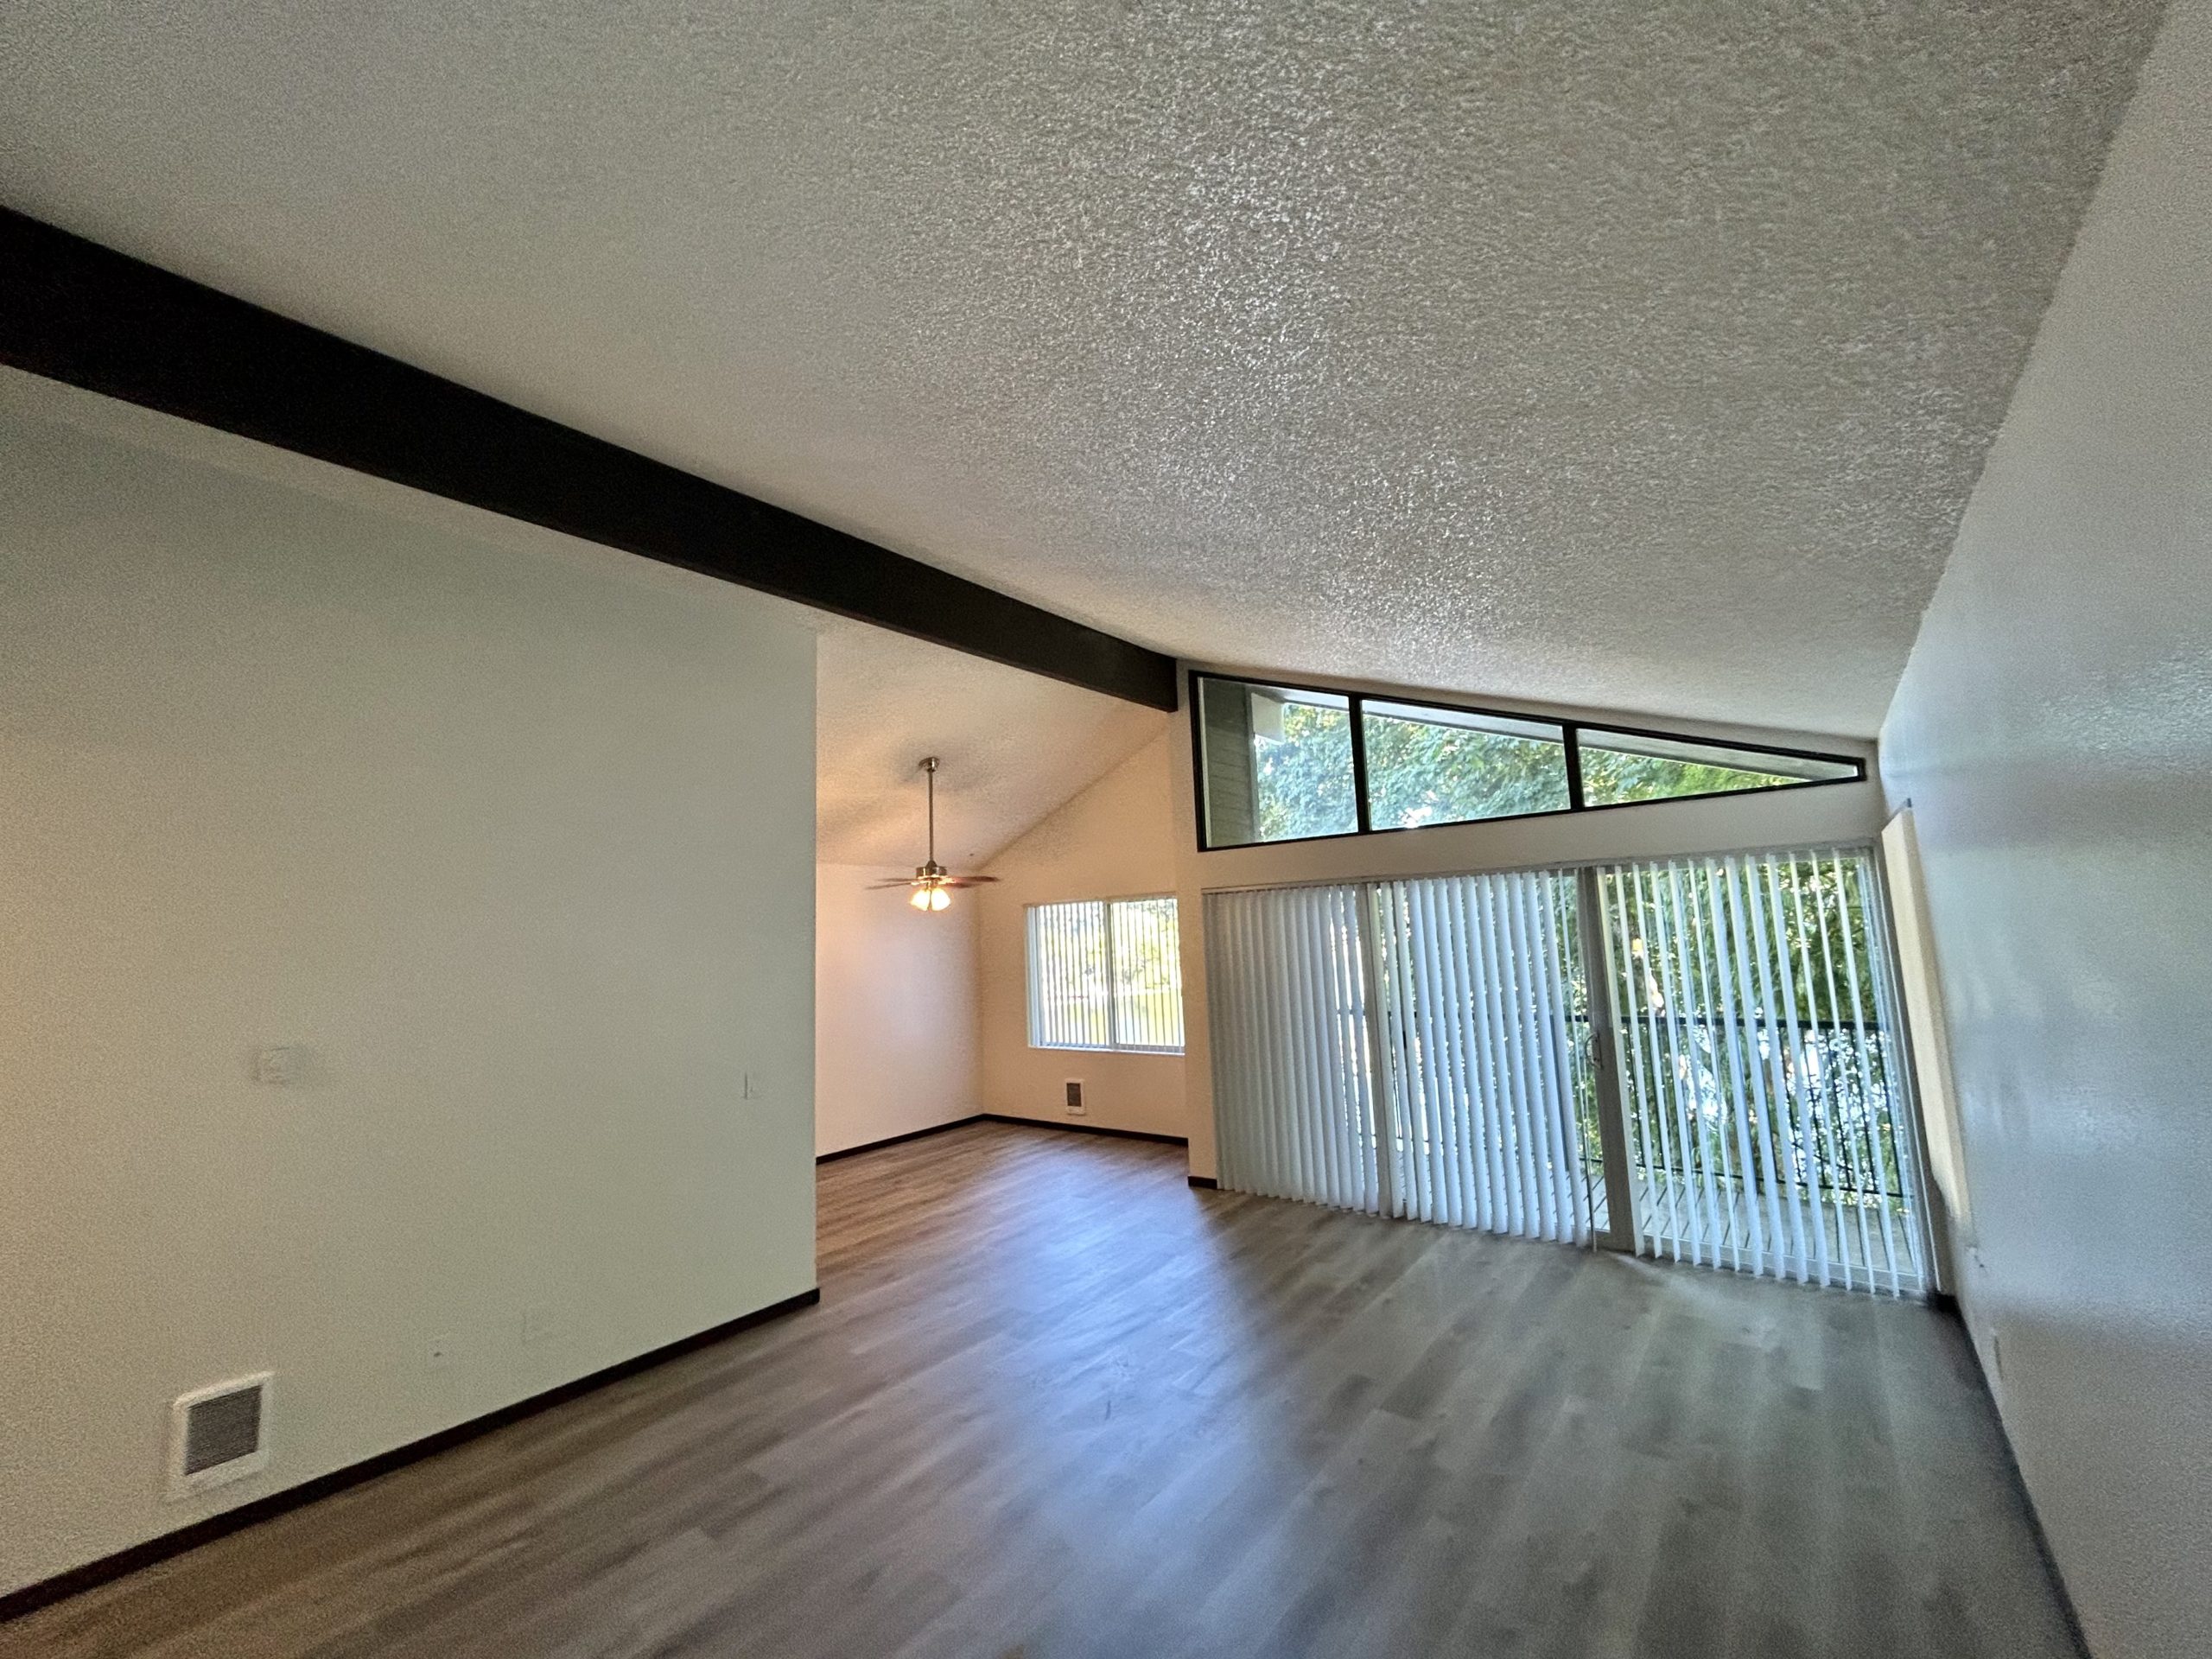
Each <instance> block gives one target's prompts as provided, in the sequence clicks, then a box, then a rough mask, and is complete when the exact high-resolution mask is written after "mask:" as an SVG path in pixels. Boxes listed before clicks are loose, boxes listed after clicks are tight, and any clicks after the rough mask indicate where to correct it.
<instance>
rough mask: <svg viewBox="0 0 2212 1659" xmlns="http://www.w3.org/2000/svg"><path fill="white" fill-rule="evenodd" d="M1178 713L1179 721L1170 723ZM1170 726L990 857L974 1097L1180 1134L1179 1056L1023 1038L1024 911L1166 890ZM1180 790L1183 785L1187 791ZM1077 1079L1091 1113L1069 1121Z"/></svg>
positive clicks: (1008, 1108) (1054, 1117) (1170, 863)
mask: <svg viewBox="0 0 2212 1659" xmlns="http://www.w3.org/2000/svg"><path fill="white" fill-rule="evenodd" d="M1179 724H1180V722H1179V721H1178V722H1177V725H1178V726H1179ZM1173 729H1174V728H1171V729H1170V731H1169V732H1168V733H1166V734H1162V735H1161V736H1160V737H1159V738H1157V739H1155V740H1154V741H1152V742H1151V743H1149V744H1147V745H1146V747H1144V748H1142V749H1141V750H1139V751H1138V752H1137V753H1135V755H1133V756H1131V757H1130V758H1129V759H1128V760H1126V761H1124V762H1122V765H1121V766H1117V767H1116V768H1115V769H1114V770H1113V771H1112V772H1108V773H1107V774H1106V776H1104V777H1103V778H1102V779H1099V780H1098V781H1097V782H1096V783H1095V784H1093V785H1091V786H1090V788H1089V789H1086V790H1084V791H1083V792H1082V793H1081V794H1079V795H1077V796H1076V797H1075V798H1073V799H1072V800H1071V801H1069V802H1068V803H1067V804H1065V806H1063V807H1061V808H1060V809H1059V810H1058V811H1056V812H1054V813H1052V816H1051V817H1047V818H1046V819H1045V820H1043V821H1042V822H1041V823H1039V824H1038V825H1037V826H1036V827H1035V828H1034V829H1031V830H1030V831H1029V832H1028V833H1027V835H1025V836H1022V837H1021V838H1020V840H1019V841H1017V842H1014V844H1013V845H1012V846H1011V847H1008V848H1007V849H1006V850H1005V851H1004V852H1002V853H1001V854H1000V855H998V857H997V858H995V859H994V860H993V861H992V862H991V866H990V874H993V875H995V876H997V877H998V878H999V884H998V885H997V886H995V887H985V888H983V889H982V890H981V892H980V893H979V894H978V897H979V899H981V902H980V903H979V904H978V905H977V906H976V911H977V922H978V926H979V928H980V930H981V931H980V933H979V935H978V939H977V946H978V950H977V962H978V965H979V967H980V969H981V977H982V1020H983V1024H982V1033H983V1101H984V1107H985V1109H986V1110H988V1111H993V1112H1000V1113H1003V1114H1005V1115H1007V1116H1011V1117H1034V1118H1042V1119H1046V1120H1051V1121H1055V1122H1079V1123H1090V1124H1095V1125H1097V1126H1100V1127H1102V1128H1120V1129H1137V1130H1141V1131H1144V1132H1146V1133H1148V1134H1153V1135H1182V1134H1184V1133H1185V1120H1184V1112H1183V1093H1184V1065H1183V1057H1182V1056H1181V1055H1179V1054H1100V1053H1090V1052H1077V1051H1073V1050H1066V1049H1036V1048H1032V1047H1030V1046H1029V1003H1028V988H1027V938H1026V936H1025V931H1024V930H1025V921H1024V912H1025V910H1026V908H1027V906H1030V905H1043V904H1053V903H1057V902H1059V901H1061V900H1064V899H1123V898H1133V897H1136V896H1138V895H1141V894H1146V893H1172V892H1173V891H1174V889H1175V849H1174V833H1175V832H1174V804H1173V784H1172V781H1171V779H1170V776H1169V774H1170V772H1171V771H1172V769H1173V766H1174V765H1175V764H1176V755H1177V751H1176V746H1175V741H1174V737H1173ZM1186 792H1187V791H1186ZM1071 1077H1079V1078H1081V1079H1082V1080H1083V1083H1084V1095H1085V1098H1086V1104H1087V1105H1088V1106H1089V1107H1090V1114H1089V1116H1085V1117H1081V1118H1070V1117H1069V1116H1067V1114H1066V1112H1065V1109H1064V1106H1063V1085H1064V1084H1065V1080H1066V1079H1068V1078H1071Z"/></svg>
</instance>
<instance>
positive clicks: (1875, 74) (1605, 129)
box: [0, 0, 2159, 734]
mask: <svg viewBox="0 0 2212 1659" xmlns="http://www.w3.org/2000/svg"><path fill="white" fill-rule="evenodd" d="M2158 10H2159V8H2158V5H2157V4H2155V3H2152V0H2041V3H2026V0H2021V3H1985V4H1978V5H1963V4H1962V5H1933V4H1930V5H1910V6H1905V5H1897V6H1892V5H1885V4H1877V3H1867V0H1861V3H1827V4H1819V3H1792V4H1742V5H1732V6H1713V5H1711V4H1709V3H1700V0H1657V3H1650V0H1617V3H1603V4H1600V3H1589V0H1548V3H1547V0H1540V3H1529V4H1519V5H1508V4H1502V3H1469V4H1463V5H1408V4H1404V3H1395V0H1357V3H1348V0H1306V3H1300V4H1297V5H1262V4H1222V5H1215V6H1204V5H1198V4H1191V3H1181V4H1159V5H1141V4H1127V3H1122V4H1117V3H1110V0H1081V3H1051V0H1023V3H1008V4H1002V5H1001V4H944V3H939V4H920V3H917V4H911V5H900V6H879V5H859V4H839V3H817V4H811V5H791V6H776V7H757V6H713V7H709V6H704V5H679V4H673V3H668V0H643V3H632V4H615V3H612V0H598V3H587V0H540V3H534V4H527V5H524V4H516V3H491V4H480V5H473V6H466V7H435V6H431V5H428V4H416V5H398V6H385V7H375V8H370V7H353V8H332V9H327V10H317V11H315V12H313V13H309V12H308V11H307V10H304V9H300V8H296V7H290V6H285V5H279V4H267V5H261V6H251V5H245V4H223V5H217V4H211V3H206V0H200V3H191V0H175V3H170V4H168V5H165V6H163V7H162V8H160V9H159V10H158V11H155V10H151V9H137V8H132V9H115V8H105V7H95V6H92V5H90V4H84V3H77V4H56V3H53V0H13V3H11V4H10V5H9V6H8V7H7V8H5V10H4V11H0V196H4V198H5V199H6V200H9V201H10V203H12V204H13V205H16V206H18V207H22V208H24V209H26V210H28V211H29V212H31V213H37V214H39V215H41V216H42V217H46V218H48V219H54V220H55V221H57V222H60V223H61V224H64V225H67V226H70V227H71V228H73V229H77V230H79V231H82V232H86V233H87V234H90V235H92V236H94V237H97V238H100V239H102V240H105V241H108V242H110V243H111V244H114V245H118V246H121V247H124V248H125V249H127V250H129V251H133V252H136V253H139V254H141V255H143V256H145V257H150V258H153V259H155V260H156V261H158V262H159V263H162V264H166V265H168V266H171V267H172V268H175V269H177V270H183V271H185V272H186V273H188V274H189V275H193V276H195V277H200V278H201V279H203V280H206V281H208V282H211V283H214V284H216V285H218V286H220V287H223V288H226V289H231V290H232V291H234V292H238V293H240V294H244V295H245V296H249V297H251V298H254V299H257V300H259V301H261V302H264V303H267V304H270V305H272V306H274V307H276V308H278V309H280V310H283V311H286V312H289V313H291V314H293V315H298V316H301V317H303V318H306V319H308V320H309V321H315V322H317V323H320V324H321V325H322V326H325V327H330V328H333V329H334V330H336V331H338V332H340V333H342V334H347V335H350V336H352V337H353V338H356V339H359V340H365V341H367V342H368V343H370V344H372V345H375V346H379V347H382V348H384V349H385V350H388V351H391V352H393V353H397V355H400V356H402V357H404V358H407V359H410V360H412V361H415V362H417V363H421V364H423V365H426V366H429V367H431V368H434V369H436V370H438V371H440V372H444V373H448V374H450V375H452V376H454V377H455V378H459V379H461V380H464V381H467V382H468V383H470V384H472V385H478V386H480V387H483V388H484V389H486V390H487V391H493V392H494V393H496V394H498V395H500V396H503V397H508V398H511V399H512V400H513V401H515V402H518V403H520V404H525V405H527V406H529V407H531V408H533V409H537V410H542V411H543V412H545V413H547V414H550V415H552V416H556V417H558V418H560V419H563V420H566V421H569V422H570V423H574V424H575V425H577V426H580V427H583V428H585V429H589V430H592V431H594V432H598V433H601V434H602V435H606V436H608V437H611V438H613V439H615V440H617V441H620V442H626V443H628V444H631V445H633V446H634V447H637V448H641V449H644V450H646V451H649V452H651V453H652V454H658V455H660V456H663V457H664V458H666V459H668V460H671V461H676V462H677V463H679V464H682V465H684V466H688V467H692V468H695V469H696V470H698V471H700V472H702V473H705V474H709V475H711V476H714V477H716V478H720V479H722V480H727V481H728V482H731V483H734V484H736V485H739V486H742V487H744V488H747V489H750V490H753V491H755V492H757V493H760V494H763V495H766V496H768V497H770V498H772V499H776V500H779V501H781V502H784V503H785V504H787V505H791V506H794V507H797V508H798V509H800V510H802V511H804V512H810V513H813V514H815V515H817V516H818V517H821V518H826V519H829V520H831V521H833V522H835V523H837V524H842V525H844V526H846V527H848V528H850V529H854V530H856V531H861V533H864V534H867V535H869V536H872V537H876V538H878V539H880V540H881V541H883V542H885V543H888V544H889V545H892V546H893V547H896V548H899V550H903V551H906V552H910V553H912V554H915V555H917V556H920V557H922V558H925V559H928V560H930V561H931V562H933V563H939V564H942V565H944V566H946V567H948V568H950V569H957V570H959V571H961V572H962V573H963V574H966V575H973V576H976V577H978V578H980V579H982V580H984V581H986V582H992V583H994V584H995V585H997V586H1000V587H1002V588H1006V589H1007V590H1009V591H1011V592H1014V593H1016V594H1020V595H1022V596H1023V597H1026V598H1029V599H1032V600H1035V601H1039V602H1040V603H1043V604H1046V605H1049V606H1052V607H1055V608H1058V609H1061V610H1065V611H1066V612H1068V613H1071V614H1074V615H1076V616H1078V617H1080V618H1082V619H1084V620H1089V621H1092V622H1095V623H1097V624H1099V625H1101V626H1105V627H1108V628H1111V629H1114V630H1116V631H1117V632H1123V633H1126V634H1128V635H1130V636H1132V637H1134V638H1136V639H1141V640H1144V641H1146V642H1147V643H1149V644H1153V645H1159V646H1161V647H1163V648H1166V649H1168V650H1171V651H1175V652H1181V653H1185V654H1188V655H1192V656H1195V657H1200V658H1209V659H1213V660H1217V661H1224V662H1231V663H1239V664H1251V665H1256V666H1266V667H1272V668H1275V669H1279V670H1281V671H1287V672H1288V671H1295V672H1301V673H1307V674H1319V673H1337V674H1345V675H1356V676H1362V677H1377V678H1383V679H1387V680H1392V681H1397V682H1401V683H1414V684H1427V685H1433V686H1438V687H1445V688H1452V689H1456V690H1464V691H1469V692H1477V693H1483V692H1487V693H1491V694H1496V695H1501V696H1524V697H1533V698H1539V699H1548V700H1554V701H1561V702H1573V703H1581V704H1589V705H1596V706H1602V707H1611V708H1617V709H1630V710H1637V711H1641V712H1647V713H1651V714H1659V715H1666V714H1673V715H1693V716H1706V717H1712V718H1717V719H1725V720H1736V721H1751V722H1755V723H1764V724H1771V725H1777V726H1783V727H1797V728H1809V729H1815V730H1819V729H1826V730H1832V731H1836V732H1839V733H1847V734H1871V733H1872V732H1873V731H1874V730H1875V729H1876V728H1877V727H1878V724H1879V722H1880V720H1881V717H1882V713H1883V710H1884V709H1885V706H1886V704H1887V702H1888V700H1889V697H1890V694H1891V690H1892V688H1893V687H1894V685H1895V683H1896V681H1897V675H1898V672H1899V671H1900V669H1901V667H1902V665H1903V664H1904V658H1905V654H1906V652H1907V650H1908V648H1909V647H1910V645H1911V642H1912V639H1913V634H1914V631H1915V628H1916V624H1917V622H1918V619H1919V616H1920V613H1921V610H1922V607H1923V605H1924V603H1925V602H1926V601H1927V599H1928V597H1929V594H1930V592H1931V591H1932V589H1933V588H1934V585H1935V582H1936V576H1937V575H1938V573H1939V571H1940V569H1941V568H1942V562H1943V559H1944V556H1945V554H1946V553H1947V551H1948V549H1949V546H1950V543H1951V539H1952V536H1953V532H1954V530H1955V526H1956V524H1957V522H1958V519H1959V517H1960V514H1961V510H1962V508H1963V506H1964V505H1965V502H1966V499H1967V494H1968V493H1969V491H1970V490H1971V488H1972V487H1973V485H1974V480H1975V478H1976V476H1977V474H1978V473H1979V470H1980V465H1981V461H1982V457H1983V455H1984V454H1985V452H1986V449H1987V448H1988V445H1989V442H1990V441H1991V438H1992V435H1993V433H1994V432H1995V430H1996V428H1997V425H1998V423H1999V420H2000V418H2001V417H2002V416H2003V414H2004V410H2005V404H2006V399H2007V397H2008V395H2009V393H2010V391H2011V388H2012V382H2013V379H2014V378H2015V376H2016V374H2017V372H2018V369H2019V366H2020V365H2021V363H2022V361H2023V360H2024V355H2025V353H2026V350H2027V347H2028V344H2029V341H2030V340H2031V336H2032V334H2033V332H2034V329H2035V327H2036V324H2037V319H2038V318H2039V317H2040V316H2041V315H2042V312H2043V309H2044V303H2045V302H2046V301H2047V299H2048V298H2049V296H2050V291H2051V289H2052V285H2053V283H2054V281H2055V279H2056V275H2057V271H2058V268H2059V265H2060V264H2061V262H2062V260H2063V257H2064V256H2065V253H2066V251H2067V248H2068V246H2069V241H2070V239H2071V238H2072V235H2073V233H2074V230H2075V225H2076V224H2077V222H2078V220H2079V219H2080V217H2081V214H2082V208H2083V206H2084V204H2085V202H2086V200H2087V198H2088V192H2089V189H2090V188H2091V186H2092V184H2093V183H2094V180H2095V177H2096V174H2097V169H2098V167H2099V164H2100V162H2101V157H2102V156H2103V154H2104V150H2105V146H2106V142H2107V137H2109V134H2110V132H2111V130H2112V128H2113V124H2114V122H2115V121H2116V119H2117V118H2118V115H2119V112H2120V109H2121V107H2122V105H2123V104H2124V102H2125V100H2126V95H2127V92H2128V90H2129V87H2130V85H2131V82H2132V78H2133V72H2134V68H2135V66H2136V64H2137V62H2138V61H2139V59H2140V57H2141V56H2142V54H2143V53H2144V51H2145V48H2146V47H2147V45H2148V42H2149V40H2150V36H2151V33H2152V29H2153V27H2154V25H2155V23H2156V22H2157V16H2158Z"/></svg>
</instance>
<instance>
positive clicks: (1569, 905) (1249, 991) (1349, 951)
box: [1206, 873, 1602, 1243]
mask: <svg viewBox="0 0 2212 1659" xmlns="http://www.w3.org/2000/svg"><path fill="white" fill-rule="evenodd" d="M1574 905H1575V891H1574V878H1573V876H1571V875H1564V876H1563V875H1559V874H1551V873H1516V874H1506V875H1483V876H1440V877H1433V878H1427V879H1424V880H1413V881H1385V882H1376V883H1364V884H1360V885H1357V886H1344V887H1294V888H1278V889H1269V890H1263V891H1258V892H1243V893H1209V894H1208V895H1207V896H1206V939H1207V953H1208V954H1207V963H1208V966H1207V976H1208V985H1209V995H1210V997H1211V1008H1212V1013H1213V1031H1214V1052H1215V1084H1214V1100H1215V1110H1216V1113H1217V1119H1218V1123H1219V1147H1220V1160H1221V1174H1220V1179H1221V1182H1222V1185H1224V1186H1228V1187H1232V1188H1236V1189H1240V1190H1242V1191H1245V1192H1262V1193H1268V1194H1271V1195H1274V1196H1277V1197H1283V1198H1311V1199H1313V1200H1315V1201H1317V1202H1319V1203H1323V1204H1332V1205H1339V1206H1342V1207H1344V1208H1347V1209H1357V1210H1370V1211H1377V1212H1379V1213H1381V1214H1383V1215H1389V1216H1403V1217H1411V1218H1413V1219H1416V1220H1421V1221H1440V1222H1446V1223H1449V1224H1453V1225H1457V1226H1462V1227H1479V1228H1484V1229H1487V1230H1490V1231H1492V1232H1510V1233H1518V1234H1522V1235H1524V1236H1529V1237H1534V1238H1553V1239H1561V1240H1566V1241H1569V1242H1573V1243H1585V1242H1587V1241H1588V1240H1589V1238H1590V1237H1591V1233H1592V1225H1593V1217H1594V1216H1595V1215H1596V1213H1597V1210H1598V1209H1599V1206H1601V1205H1602V1194H1597V1195H1594V1196H1593V1183H1594V1182H1595V1181H1596V1179H1598V1177H1599V1174H1600V1173H1601V1172H1600V1169H1599V1164H1598V1162H1597V1160H1596V1159H1595V1158H1594V1157H1593V1156H1592V1155H1591V1153H1590V1151H1589V1149H1588V1146H1587V1140H1588V1135H1589V1134H1590V1133H1591V1132H1592V1128H1591V1116H1590V1113H1591V1095H1592V1090H1591V1089H1590V1086H1589V1085H1590V1076H1589V1066H1588V1063H1587V1058H1586V1057H1587V1047H1586V1044H1585V1042H1584V1041H1583V1039H1582V1033H1581V1029H1580V1017H1579V1014H1578V1011H1577V1005H1578V1002H1579V1000H1580V994H1579V991H1578V989H1577V988H1578V987H1579V986H1580V982H1581V970H1580V964H1579V960H1578V951H1577V950H1576V945H1575V931H1576V929H1575V916H1574Z"/></svg>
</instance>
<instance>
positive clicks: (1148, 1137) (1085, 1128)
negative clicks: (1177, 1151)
mask: <svg viewBox="0 0 2212 1659" xmlns="http://www.w3.org/2000/svg"><path fill="white" fill-rule="evenodd" d="M972 1121H974V1122H983V1123H1013V1124H1016V1125H1019V1126H1020V1128H1025V1129H1072V1130H1074V1131H1075V1132H1076V1133H1077V1135H1119V1136H1120V1137H1121V1138H1122V1140H1124V1141H1159V1142H1160V1144H1161V1145H1163V1146H1169V1147H1187V1146H1189V1145H1190V1144H1191V1142H1190V1139H1189V1137H1188V1136H1186V1135H1154V1133H1153V1132H1152V1131H1151V1130H1150V1129H1109V1128H1107V1127H1106V1126H1105V1125H1104V1124H1103V1123H1063V1122H1060V1121H1059V1120H1058V1118H1056V1117H1014V1116H1010V1115H1009V1114H1007V1113H1005V1112H982V1113H978V1114H977V1115H976V1118H975V1119H974V1120H972Z"/></svg>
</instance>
